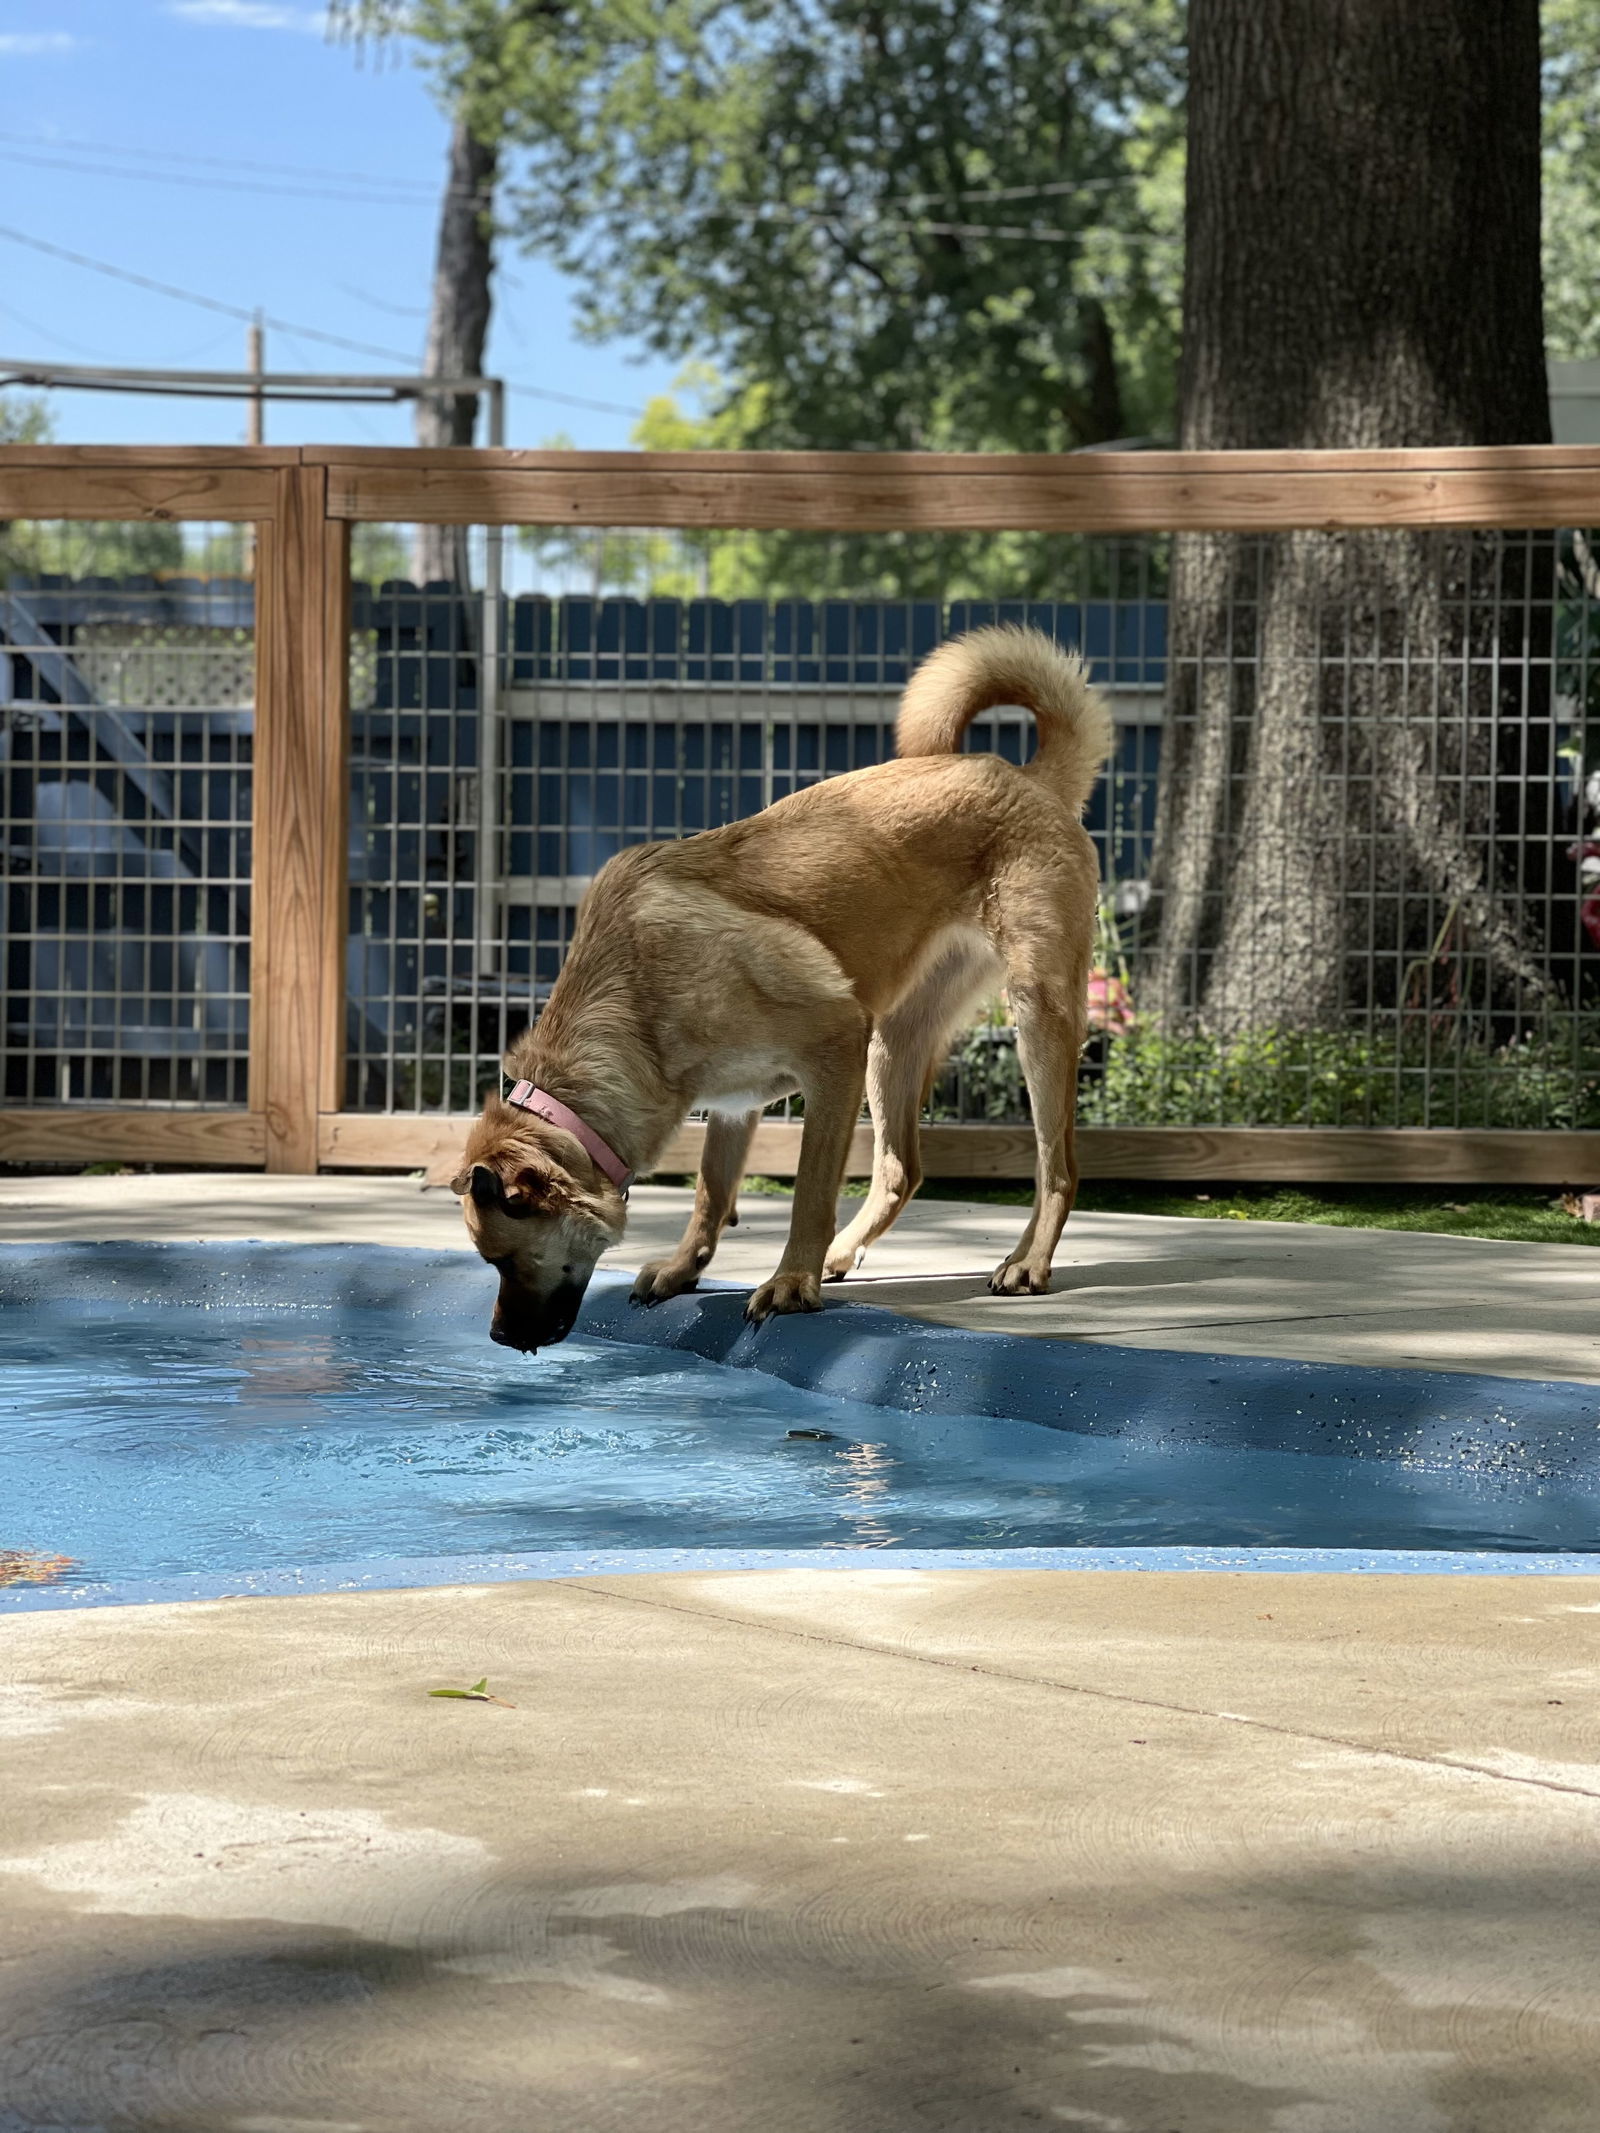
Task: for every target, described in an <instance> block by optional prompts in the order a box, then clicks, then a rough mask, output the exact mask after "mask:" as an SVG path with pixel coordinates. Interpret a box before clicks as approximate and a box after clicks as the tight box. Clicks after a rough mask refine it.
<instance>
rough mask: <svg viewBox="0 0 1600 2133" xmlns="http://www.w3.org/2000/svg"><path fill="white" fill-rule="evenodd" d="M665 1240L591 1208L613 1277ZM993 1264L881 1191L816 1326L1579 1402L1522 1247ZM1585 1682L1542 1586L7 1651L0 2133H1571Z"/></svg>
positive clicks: (376, 1603)
mask: <svg viewBox="0 0 1600 2133" xmlns="http://www.w3.org/2000/svg"><path fill="white" fill-rule="evenodd" d="M681 1215H682V1196H681V1195H675V1194H673V1193H671V1192H670V1191H668V1190H666V1189H663V1188H646V1189H644V1190H643V1191H641V1192H640V1193H639V1194H638V1195H636V1200H635V1209H634V1221H633V1228H632V1234H631V1236H630V1240H629V1247H628V1251H627V1254H626V1256H627V1257H630V1258H632V1257H635V1256H637V1257H644V1256H647V1255H648V1254H650V1253H652V1252H654V1251H656V1250H659V1249H660V1247H661V1245H662V1243H663V1242H664V1241H665V1240H666V1238H667V1237H668V1236H669V1235H671V1234H672V1233H674V1232H675V1230H676V1228H677V1226H678V1224H679V1222H680V1221H681ZM786 1216H787V1207H786V1204H785V1203H783V1202H781V1201H761V1200H752V1201H748V1202H747V1203H746V1208H745V1217H744V1221H743V1222H742V1224H741V1227H740V1229H739V1230H738V1231H737V1232H736V1233H735V1234H734V1235H733V1236H731V1237H730V1238H729V1240H728V1249H727V1251H726V1253H725V1254H724V1256H723V1257H722V1258H721V1259H719V1262H718V1267H717V1271H718V1272H719V1273H720V1274H723V1275H726V1276H729V1277H732V1278H748V1277H750V1276H753V1275H754V1274H755V1273H756V1272H757V1271H758V1270H760V1271H765V1270H767V1269H768V1268H769V1267H770V1265H771V1263H772V1260H773V1258H774V1256H775V1238H776V1236H777V1233H778V1231H779V1230H780V1229H781V1226H782V1224H783V1222H784V1221H785V1219H786ZM1019 1219H1020V1214H1019V1211H1018V1210H1014V1209H1009V1208H1008V1209H992V1208H982V1207H975V1206H960V1205H956V1204H939V1203H926V1204H925V1205H923V1206H921V1207H919V1208H916V1209H914V1210H913V1213H912V1217H911V1218H910V1219H909V1220H908V1222H907V1223H906V1224H904V1225H903V1226H902V1229H901V1231H900V1232H899V1233H897V1236H896V1238H895V1239H894V1240H893V1242H892V1243H891V1244H890V1245H889V1246H887V1247H886V1248H885V1249H884V1250H883V1251H882V1252H881V1254H880V1255H879V1267H880V1268H881V1274H880V1277H879V1278H876V1279H874V1280H872V1281H868V1282H854V1283H852V1284H849V1285H848V1290H849V1292H850V1293H853V1295H854V1297H855V1298H856V1299H857V1300H862V1301H876V1300H880V1299H881V1300H883V1301H885V1302H893V1303H894V1305H895V1306H896V1308H897V1309H899V1310H901V1311H910V1312H912V1313H915V1314H920V1315H924V1316H927V1317H929V1318H934V1319H939V1320H947V1321H951V1322H955V1323H960V1324H975V1325H984V1324H989V1323H1002V1322H1003V1324H1004V1327H1005V1329H1006V1330H1007V1331H1011V1332H1016V1331H1023V1330H1026V1331H1032V1332H1036V1333H1038V1334H1039V1335H1040V1336H1041V1337H1044V1338H1050V1339H1077V1340H1089V1341H1097V1342H1101V1343H1120V1344H1137V1345H1142V1346H1170V1347H1174V1348H1181V1349H1184V1350H1186V1351H1200V1352H1204V1351H1207V1350H1210V1351H1212V1352H1231V1353H1244V1354H1277V1355H1291V1356H1293V1355H1302V1356H1310V1357H1316V1358H1323V1359H1334V1358H1338V1357H1344V1358H1345V1359H1348V1360H1353V1361H1361V1362H1379V1361H1381V1362H1385V1363H1390V1364H1394V1363H1404V1362H1407V1361H1412V1362H1417V1361H1426V1362H1427V1363H1429V1364H1430V1365H1433V1366H1435V1367H1437V1366H1439V1365H1441V1364H1446V1365H1449V1366H1451V1367H1456V1368H1464V1369H1473V1370H1501V1371H1505V1372H1507V1373H1509V1374H1513V1375H1514V1374H1518V1373H1519V1372H1520V1373H1522V1374H1526V1375H1530V1376H1532V1375H1536V1376H1539V1377H1545V1378H1561V1377H1565V1378H1569V1379H1574V1380H1584V1381H1592V1380H1595V1379H1596V1378H1600V1344H1597V1338H1596V1335H1595V1333H1594V1332H1593V1331H1592V1330H1591V1328H1592V1327H1593V1326H1594V1325H1595V1324H1596V1323H1600V1321H1597V1319H1596V1314H1595V1310H1594V1305H1595V1302H1596V1300H1597V1290H1600V1259H1597V1258H1596V1257H1595V1256H1594V1255H1593V1254H1592V1253H1591V1252H1590V1251H1589V1250H1587V1249H1586V1248H1584V1247H1581V1246H1575V1247H1571V1248H1565V1247H1535V1246H1516V1245H1510V1246H1505V1245H1489V1244H1483V1243H1478V1242H1475V1241H1470V1240H1459V1239H1449V1238H1427V1237H1414V1236H1397V1235H1382V1234H1373V1233H1363V1232H1358V1231H1329V1230H1320V1231H1318V1230H1306V1229H1298V1228H1291V1227H1289V1226H1286V1225H1285V1226H1278V1225H1255V1224H1245V1223H1238V1224H1233V1223H1206V1222H1199V1221H1194V1222H1186V1221H1173V1222H1167V1221H1156V1220H1151V1219H1147V1218H1138V1217H1108V1216H1087V1217H1081V1218H1077V1219H1076V1220H1075V1222H1074V1224H1073V1225H1072V1228H1071V1229H1070V1231H1069V1239H1068V1246H1067V1249H1066V1250H1065V1252H1064V1253H1063V1257H1062V1263H1061V1265H1062V1271H1061V1278H1060V1281H1059V1284H1058V1292H1057V1294H1056V1295H1055V1296H1053V1297H1050V1298H1043V1299H1036V1300H1033V1301H1030V1302H1026V1303H1022V1304H1010V1305H1004V1306H1002V1305H998V1304H991V1303H990V1302H989V1301H988V1300H987V1299H984V1298H982V1297H981V1294H980V1284H979V1282H978V1281H977V1280H976V1279H975V1278H974V1277H975V1276H976V1274H977V1273H978V1272H979V1271H980V1270H982V1269H984V1268H986V1267H987V1266H988V1265H989V1264H991V1263H992V1262H993V1261H994V1260H995V1259H996V1258H998V1257H999V1256H1000V1253H1001V1250H1002V1249H1003V1246H1004V1244H1005V1241H1006V1240H1007V1239H1008V1237H1009V1236H1010V1235H1012V1234H1013V1233H1014V1230H1015V1227H1016V1224H1017V1222H1018V1221H1019ZM458 1221H459V1217H458V1215H457V1213H456V1210H455V1207H454V1204H453V1203H452V1202H451V1201H450V1200H449V1199H448V1197H447V1196H443V1195H439V1194H428V1195H423V1194H421V1193H419V1192H418V1190H417V1188H416V1185H415V1184H414V1183H412V1182H408V1181H404V1180H385V1179H357V1178H346V1179H320V1180H308V1181H303V1180H292V1179H264V1178H259V1177H244V1176H227V1175H208V1176H205V1177H195V1178H172V1177H161V1178H144V1177H131V1178H107V1179H49V1180H38V1179H18V1178H13V1179H10V1180H7V1181H5V1182H4V1183H3V1184H0V1240H5V1241H20V1242H28V1241H45V1240H51V1239H56V1240H59V1239H77V1240H83V1239H93V1238H110V1237H166V1238H170V1239H179V1238H184V1239H192V1238H196V1237H201V1238H204V1237H223V1236H227V1237H261V1238H288V1239H296V1240H300V1241H306V1242H311V1241H317V1242H327V1241H332V1240H337V1239H340V1238H345V1239H349V1240H351V1241H357V1242H360V1241H374V1242H382V1243H385V1244H391V1245H393V1244H405V1243H408V1242H411V1243H416V1244H418V1245H426V1246H430V1247H437V1246H438V1245H440V1244H453V1243H455V1242H456V1241H457V1240H458V1234H459V1233H458V1227H457V1225H458ZM486 1279H487V1277H486ZM3 1538H4V1536H3V1535H0V1540H3ZM481 1676H487V1677H488V1685H489V1689H490V1691H491V1692H493V1693H494V1694H495V1695H496V1696H498V1697H500V1698H503V1699H504V1702H503V1703H478V1702H463V1701H454V1700H436V1699H433V1698H431V1697H430V1696H429V1695H428V1691H429V1690H430V1689H433V1688H438V1687H446V1686H455V1687H460V1686H464V1685H466V1684H468V1683H470V1682H472V1681H475V1680H477V1679H478V1678H479V1677H481ZM1597 1688H1600V1576H1597V1577H1595V1578H1588V1577H1563V1578H1544V1577H1512V1576H1507V1577H1499V1576H1488V1577H1460V1578H1450V1577H1435V1576H1409V1577H1398V1576H1397V1577H1356V1576H1340V1577H1331V1576H1320V1575H1301V1576H1276V1575H1270V1574H1264V1573H1249V1574H1235V1575H1217V1574H1213V1575H1186V1576H1169V1575H1164V1574H1157V1573H1148V1574H1123V1573H1117V1572H1106V1571H1102V1572H1070V1571H1069V1572H1058V1573H1051V1574H1044V1575H1040V1574H1034V1573H1029V1572H1024V1571H1005V1570H999V1571H982V1572H975V1571H966V1570H949V1571H933V1572H927V1571H917V1570H912V1569H906V1568H901V1567H897V1566H895V1565H894V1563H893V1562H892V1561H890V1560H886V1559H885V1558H882V1557H879V1558H877V1559H876V1560H875V1561H874V1562H873V1563H872V1564H870V1565H869V1566H867V1567H839V1566H837V1565H836V1566H834V1567H826V1568H818V1569H816V1570H804V1571H785V1572H769V1573H763V1572H747V1573H738V1574H718V1575H706V1574H700V1573H686V1574H683V1575H679V1576H674V1577H631V1578H628V1577H615V1578H611V1577H589V1578H582V1579H571V1580H564V1581H560V1582H554V1581H553V1582H546V1583H526V1584H520V1585H498V1586H478V1587H460V1586H457V1587H444V1588H433V1589H425V1590H418V1591H411V1592H400V1593H359V1594H358V1593H337V1594H329V1595H326V1596H321V1597H308V1598H297V1599H272V1600H224V1601H205V1602H194V1603H189V1604H187V1605H183V1606H172V1607H166V1606H163V1607H126V1608H105V1609H99V1610H93V1611H85V1612H75V1611H70V1610H62V1611H46V1612H37V1613H27V1614H17V1615H12V1616H10V1617H7V1618H4V1619H0V1802H3V1804H0V1911H3V1915H4V1917H5V1919H6V1931H5V1934H4V1936H3V1944H0V2133H69V2129H70V2133H92V2129H100V2133H443V2129H449V2133H456V2129H462V2133H480V2129H481V2133H528V2129H533V2128H545V2127H549V2128H551V2129H552V2133H618V2129H622V2128H627V2129H629V2133H633V2129H639V2133H680V2129H681V2133H722V2129H726V2133H749V2129H757V2128H759V2129H763V2133H765V2129H772V2133H916V2129H926V2128H947V2129H949V2133H979V2129H981V2133H989V2129H995V2133H999V2129H1005V2128H1011V2127H1016V2128H1018V2129H1021V2128H1024V2127H1031V2126H1038V2125H1061V2126H1066V2127H1075V2128H1080V2129H1087V2133H1589V2128H1591V2127H1592V2126H1593V2124H1594V2122H1595V2108H1594V2098H1595V2096H1596V2094H1597V2093H1600V1900H1597V1899H1600V1877H1597V1873H1596V1869H1595V1868H1594V1865H1593V1860H1594V1858H1595V1856H1596V1845H1597V1839H1600V1725H1597V1720H1596V1711H1597V1708H1600V1705H1597V1696H1596V1691H1597Z"/></svg>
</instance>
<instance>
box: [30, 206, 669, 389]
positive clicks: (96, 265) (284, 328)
mask: <svg viewBox="0 0 1600 2133" xmlns="http://www.w3.org/2000/svg"><path fill="white" fill-rule="evenodd" d="M0 240H4V241H5V242H7V243H9V244H20V245H26V246H27V247H28V249H29V250H30V251H33V252H43V253H44V254H45V255H46V257H47V258H50V259H64V260H66V261H67V263H68V264H69V265H70V266H74V267H86V268H87V269H88V270H89V271H90V272H91V273H94V274H106V275H109V276H110V278H111V279H112V280H113V281H123V282H127V283H129V284H130V285H131V286H132V287H133V288H135V289H150V290H153V291H154V292H155V294H156V295H157V296H170V297H171V298H172V299H173V300H174V301H175V302H176V303H180V304H194V305H196V306H197V307H198V308H199V309H200V310H202V311H216V312H220V313H221V315H222V316H223V317H224V318H236V319H243V320H244V321H245V323H246V324H247V325H254V324H255V323H256V322H257V321H259V322H260V324H261V325H263V326H270V327H271V328H272V330H273V332H274V333H288V334H297V335H299V336H300V337H301V338H302V339H304V340H308V341H320V342H321V343H322V344H323V346H324V347H326V348H343V349H346V350H348V351H349V352H351V353H352V354H354V355H369V356H381V357H382V358H383V359H384V361H385V362H388V363H403V364H405V366H406V368H407V369H408V370H409V369H411V368H412V366H413V365H414V363H415V361H416V358H415V357H414V356H410V355H407V354H405V353H404V352H403V351H402V350H400V349H398V348H380V347H378V346H377V345H376V344H375V343H374V342H372V341H352V340H347V339H346V338H345V336H344V335H343V334H340V333H324V332H323V331H322V329H321V327H320V326H306V325H302V324H300V323H299V322H298V321H297V320H295V319H284V318H276V317H274V316H273V314H272V313H271V312H261V311H255V310H250V309H247V308H246V307H245V306H244V305H243V304H225V303H223V302H222V301H221V299H220V298H219V297H215V296H201V295H200V294H199V293H198V292H197V291H196V290H193V289H180V288H177V287H175V286H174V284H173V283H171V282H168V281H156V280H155V279H154V278H153V277H152V276H151V275H148V274H135V273H133V272H131V271H130V269H128V268H127V267H116V266H113V265H112V264H111V263H110V261H109V260H105V259H91V258H90V257H89V255H88V254H87V253H86V252H73V251H69V250H68V248H67V247H66V246H65V245H61V244H50V243H47V242H46V240H45V239H44V238H43V237H30V236H29V235H28V233H27V231H26V230H16V229H12V228H10V227H9V226H8V225H6V224H4V223H0ZM506 389H507V390H508V391H509V392H515V393H521V394H523V395H524V396H525V397H527V398H529V399H533V400H552V401H555V402H556V403H557V404H558V405H559V406H562V407H581V408H585V409H587V410H589V411H590V412H591V413H594V414H600V415H634V416H637V415H638V414H640V413H641V412H642V410H640V409H639V408H637V407H624V406H622V404H621V403H620V402H619V401H615V400H589V399H585V398H584V397H583V396H582V395H580V394H577V393H562V392H556V391H555V390H554V389H553V388H552V387H550V386H548V385H527V384H524V383H523V382H522V381H521V380H520V379H511V378H508V379H507V380H506Z"/></svg>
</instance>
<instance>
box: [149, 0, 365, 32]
mask: <svg viewBox="0 0 1600 2133" xmlns="http://www.w3.org/2000/svg"><path fill="white" fill-rule="evenodd" d="M167 13H168V14H169V15H177V16H180V17H181V18H182V20H183V21H185V22H201V23H204V24H206V25H207V26H208V27H209V28H211V29H223V30H300V31H305V32H309V33H310V34H312V35H314V36H318V37H320V36H321V35H322V33H323V31H324V29H325V28H326V27H327V16H326V15H325V14H324V13H323V11H322V10H321V9H320V8H311V7H279V6H277V5H276V4H275V0H171V4H170V5H169V6H168V8H167Z"/></svg>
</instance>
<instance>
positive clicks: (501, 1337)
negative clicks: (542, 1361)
mask: <svg viewBox="0 0 1600 2133" xmlns="http://www.w3.org/2000/svg"><path fill="white" fill-rule="evenodd" d="M489 1338H490V1340H492V1341H498V1342H499V1344H500V1346H501V1347H502V1348H520V1349H521V1351H522V1353H523V1354H524V1355H537V1354H538V1353H539V1345H538V1343H537V1341H519V1340H518V1339H517V1336H516V1335H515V1334H514V1333H508V1332H507V1331H506V1329H505V1327H504V1326H503V1325H502V1324H501V1323H500V1321H499V1319H497V1318H496V1319H491V1320H490V1322H489Z"/></svg>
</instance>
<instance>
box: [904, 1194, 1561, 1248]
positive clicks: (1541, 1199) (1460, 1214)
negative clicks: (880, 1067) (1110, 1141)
mask: <svg viewBox="0 0 1600 2133" xmlns="http://www.w3.org/2000/svg"><path fill="white" fill-rule="evenodd" d="M922 1190H923V1193H924V1195H925V1196H927V1197H928V1198H930V1199H939V1200H965V1199H973V1200H987V1201H994V1202H997V1203H999V1204H1002V1205H1016V1206H1026V1205H1027V1203H1028V1202H1029V1201H1030V1200H1031V1199H1032V1198H1033V1193H1032V1189H1031V1188H1030V1187H1028V1186H1026V1185H1006V1186H988V1187H985V1186H983V1185H969V1184H967V1183H965V1182H963V1181H962V1180H961V1179H958V1178H951V1179H948V1180H944V1181H938V1182H934V1183H930V1184H927V1185H924V1186H923V1188H922ZM1078 1205H1079V1207H1080V1208H1083V1209H1085V1210H1093V1211H1094V1212H1096V1213H1099V1214H1113V1215H1190V1216H1199V1217H1201V1218H1203V1219H1206V1220H1209V1221H1214V1222H1216V1221H1221V1222H1326V1223H1329V1224H1331V1225H1332V1226H1333V1227H1334V1228H1336V1229H1409V1230H1432V1231H1436V1232H1438V1233H1439V1234H1441V1235H1443V1236H1448V1237H1494V1238H1499V1239H1502V1240H1504V1241H1506V1242H1509V1243H1517V1244H1600V1222H1581V1221H1578V1220H1577V1219H1576V1218H1575V1217H1574V1216H1572V1215H1569V1214H1568V1213H1567V1212H1566V1210H1565V1209H1564V1208H1563V1206H1562V1204H1561V1198H1560V1195H1559V1194H1556V1193H1552V1192H1551V1191H1549V1190H1548V1189H1547V1188H1537V1187H1534V1188H1526V1189H1520V1190H1518V1189H1512V1188H1509V1187H1497V1188H1495V1189H1493V1190H1486V1189H1485V1190H1474V1189H1472V1188H1470V1187H1462V1188H1459V1189H1458V1190H1456V1191H1454V1192H1452V1193H1450V1194H1449V1196H1448V1197H1446V1195H1445V1194H1443V1193H1441V1192H1439V1191H1437V1190H1429V1189H1427V1188H1425V1187H1418V1186H1414V1185H1413V1186H1406V1185H1393V1186H1390V1185H1326V1186H1323V1187H1321V1188H1319V1189H1316V1190H1310V1189H1308V1188H1306V1187H1304V1186H1300V1185H1223V1184H1217V1185H1211V1186H1209V1187H1207V1188H1206V1189H1205V1190H1204V1191H1191V1190H1184V1191H1179V1190H1177V1189H1176V1188H1175V1187H1172V1186H1159V1185H1157V1186H1149V1185H1121V1184H1116V1183H1113V1182H1111V1181H1109V1180H1107V1181H1099V1180H1094V1179H1091V1180H1089V1181H1087V1182H1086V1183H1085V1184H1084V1185H1083V1187H1082V1189H1081V1190H1080V1192H1079V1194H1078Z"/></svg>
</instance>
